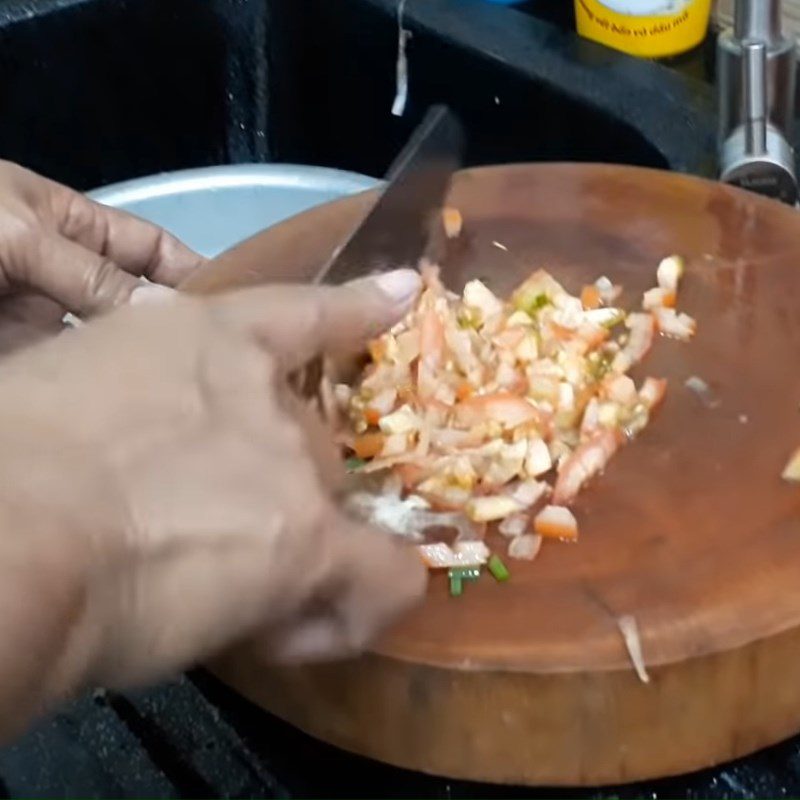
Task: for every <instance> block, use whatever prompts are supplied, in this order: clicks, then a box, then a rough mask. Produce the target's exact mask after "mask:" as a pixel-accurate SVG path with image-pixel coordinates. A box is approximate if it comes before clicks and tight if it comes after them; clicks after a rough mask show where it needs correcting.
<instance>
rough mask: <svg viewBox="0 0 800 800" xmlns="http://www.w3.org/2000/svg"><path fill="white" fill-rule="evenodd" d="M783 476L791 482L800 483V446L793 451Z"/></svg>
mask: <svg viewBox="0 0 800 800" xmlns="http://www.w3.org/2000/svg"><path fill="white" fill-rule="evenodd" d="M781 477H782V478H783V479H784V480H785V481H790V482H791V483H800V447H798V448H797V450H795V451H794V453H792V457H791V458H790V459H789V461H788V462H787V464H786V466H785V467H784V468H783V472H782V473H781Z"/></svg>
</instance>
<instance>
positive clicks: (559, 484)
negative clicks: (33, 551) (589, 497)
mask: <svg viewBox="0 0 800 800" xmlns="http://www.w3.org/2000/svg"><path fill="white" fill-rule="evenodd" d="M619 443H620V433H619V432H618V431H613V430H605V431H601V432H600V433H598V434H597V435H595V436H593V437H592V438H591V439H590V440H589V441H588V442H586V443H585V444H582V445H580V447H578V448H577V449H576V450H575V452H574V453H573V454H572V455H571V456H570V457H569V458H568V459H567V460H566V461H565V462H564V464H563V466H562V467H561V469H560V470H559V473H558V479H557V480H556V485H555V489H554V490H553V502H554V503H555V504H556V505H565V504H567V503H570V502H572V501H573V500H574V499H575V497H577V495H578V492H580V490H581V488H582V487H583V485H584V484H585V483H586V482H587V481H588V480H589V479H590V478H593V477H594V476H595V475H597V474H598V473H600V472H602V471H603V469H605V466H606V464H608V462H609V459H610V458H611V456H613V455H614V453H616V451H617V448H618V447H619Z"/></svg>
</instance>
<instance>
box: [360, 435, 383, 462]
mask: <svg viewBox="0 0 800 800" xmlns="http://www.w3.org/2000/svg"><path fill="white" fill-rule="evenodd" d="M385 442H386V437H385V436H384V435H383V434H382V433H362V434H361V435H360V436H356V437H355V438H354V439H353V452H354V453H355V454H356V456H357V457H358V458H374V457H375V456H377V455H379V454H380V452H381V450H383V445H384V444H385Z"/></svg>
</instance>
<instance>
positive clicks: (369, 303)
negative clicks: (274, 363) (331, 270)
mask: <svg viewBox="0 0 800 800" xmlns="http://www.w3.org/2000/svg"><path fill="white" fill-rule="evenodd" d="M421 288H422V280H421V278H420V275H419V273H418V272H416V271H415V270H411V269H400V270H395V271H394V272H386V273H383V274H381V275H376V276H371V277H369V278H362V279H360V280H357V281H353V282H352V283H348V284H345V285H343V286H337V287H334V286H298V285H280V286H275V285H272V286H265V287H263V288H258V289H245V290H243V291H241V292H237V293H235V294H231V295H228V296H226V297H221V298H219V300H217V301H216V302H217V303H219V304H220V306H221V310H222V311H223V313H225V314H226V316H229V318H230V319H231V320H233V321H234V323H235V324H236V325H241V326H245V327H246V328H247V329H248V330H249V331H250V332H251V333H252V334H254V335H255V336H256V338H257V339H259V340H260V341H261V342H263V343H264V344H265V346H267V347H268V348H269V349H270V350H271V351H272V352H273V353H274V354H275V355H276V356H278V358H280V360H281V363H282V364H283V365H284V366H285V368H286V369H287V370H293V369H296V368H298V367H300V366H303V365H305V364H306V363H307V362H309V361H310V360H311V359H312V358H314V357H315V356H317V355H319V354H320V353H326V354H331V355H333V354H337V353H346V352H353V351H355V350H358V349H359V348H360V347H362V346H363V344H364V342H366V341H367V340H368V339H370V338H372V337H373V336H376V335H378V334H379V333H382V332H383V331H385V330H387V329H388V328H390V327H391V326H392V325H394V324H395V323H397V322H399V321H400V320H401V319H402V318H403V316H405V314H406V313H407V312H408V311H409V310H410V308H411V306H412V305H413V304H414V300H415V299H416V297H417V295H418V294H419V292H420V289H421Z"/></svg>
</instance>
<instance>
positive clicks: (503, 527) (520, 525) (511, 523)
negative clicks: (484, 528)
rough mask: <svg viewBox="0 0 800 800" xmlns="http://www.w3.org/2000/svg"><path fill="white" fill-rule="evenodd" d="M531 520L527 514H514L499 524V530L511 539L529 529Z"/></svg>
mask: <svg viewBox="0 0 800 800" xmlns="http://www.w3.org/2000/svg"><path fill="white" fill-rule="evenodd" d="M530 524H531V521H530V518H529V517H528V515H527V514H512V515H511V516H509V517H506V518H505V519H504V520H503V521H502V522H501V523H500V524H499V525H498V526H497V530H498V531H499V532H500V533H501V534H502V535H503V536H507V537H508V538H509V539H513V538H514V537H516V536H522V534H523V533H525V531H527V530H528V527H529V526H530Z"/></svg>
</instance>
